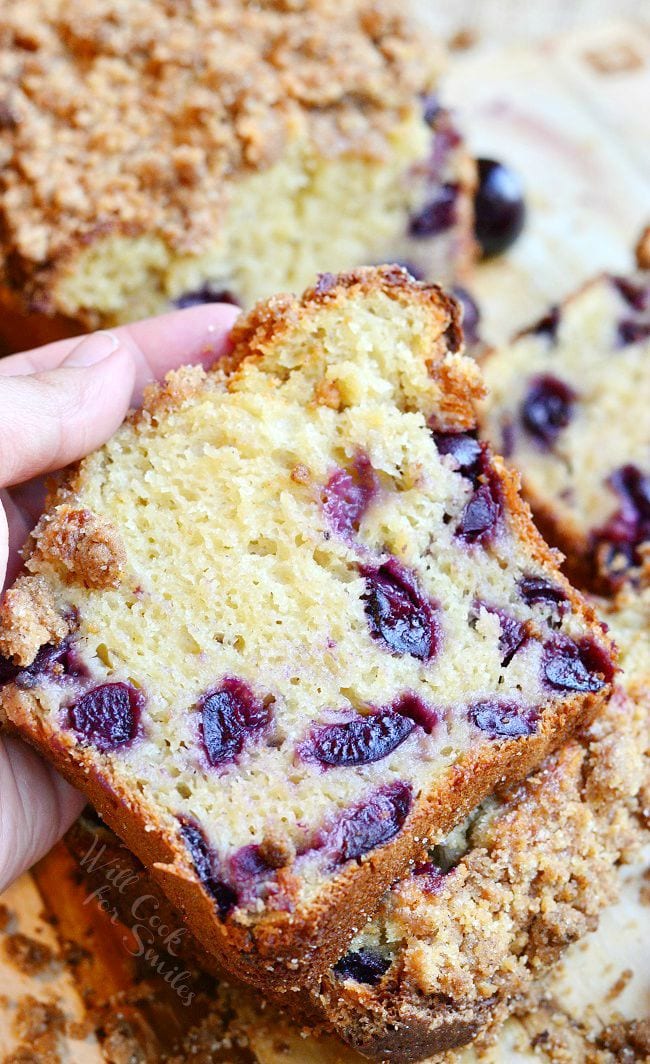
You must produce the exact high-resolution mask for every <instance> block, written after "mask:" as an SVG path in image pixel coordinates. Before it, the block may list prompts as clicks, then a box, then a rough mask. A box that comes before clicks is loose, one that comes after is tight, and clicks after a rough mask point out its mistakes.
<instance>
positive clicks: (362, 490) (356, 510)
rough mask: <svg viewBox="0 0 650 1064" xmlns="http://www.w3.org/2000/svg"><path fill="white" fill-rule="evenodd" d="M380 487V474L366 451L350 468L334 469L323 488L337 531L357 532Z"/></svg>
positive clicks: (345, 534)
mask: <svg viewBox="0 0 650 1064" xmlns="http://www.w3.org/2000/svg"><path fill="white" fill-rule="evenodd" d="M378 490H379V481H378V479H377V474H376V473H375V471H374V469H373V468H372V463H371V461H370V459H369V458H368V455H367V454H363V453H359V454H358V455H357V456H356V458H355V459H354V461H353V463H352V468H351V469H349V470H348V469H337V470H336V471H335V472H334V473H332V475H331V477H330V478H329V480H328V482H327V485H326V487H325V488H324V489H323V509H324V511H325V515H326V517H327V519H328V521H329V523H330V525H331V526H332V528H333V529H334V531H335V532H337V533H338V534H339V535H342V536H349V535H351V534H352V532H358V530H359V525H360V523H361V519H362V518H363V515H364V514H365V512H366V510H367V509H368V506H369V505H370V503H371V502H372V500H373V498H374V497H375V495H376V494H377V491H378Z"/></svg>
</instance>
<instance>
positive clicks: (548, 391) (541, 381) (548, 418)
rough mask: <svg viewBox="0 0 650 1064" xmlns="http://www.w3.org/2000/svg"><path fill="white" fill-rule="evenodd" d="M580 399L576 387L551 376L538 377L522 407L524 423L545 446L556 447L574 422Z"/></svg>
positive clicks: (530, 386) (531, 383)
mask: <svg viewBox="0 0 650 1064" xmlns="http://www.w3.org/2000/svg"><path fill="white" fill-rule="evenodd" d="M576 398H577V396H576V393H575V392H574V391H573V389H572V388H570V387H569V385H568V384H565V383H564V381H561V380H560V379H559V378H558V377H553V376H552V375H551V374H550V373H547V374H543V375H542V376H540V377H535V378H534V379H533V380H532V381H531V382H530V384H529V387H528V393H527V395H526V397H525V399H524V401H523V403H522V404H521V409H520V418H521V423H522V425H523V427H524V429H525V430H526V432H527V433H528V435H529V436H532V437H533V439H535V440H536V441H537V442H538V443H539V444H542V445H543V446H544V447H552V446H553V444H554V443H555V441H556V439H557V438H558V436H559V435H560V433H561V431H562V429H564V428H566V426H567V425H568V424H569V422H570V421H571V418H572V416H573V405H574V403H575V400H576Z"/></svg>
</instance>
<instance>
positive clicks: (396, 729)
mask: <svg viewBox="0 0 650 1064" xmlns="http://www.w3.org/2000/svg"><path fill="white" fill-rule="evenodd" d="M414 728H415V723H414V722H413V721H412V720H409V719H408V717H402V716H400V714H399V713H396V712H395V711H394V710H384V711H383V712H379V713H372V714H370V715H369V716H367V717H362V716H358V717H356V718H355V719H354V720H351V721H348V722H347V723H346V724H329V725H326V726H325V727H324V728H319V729H318V730H317V731H315V732H313V733H312V736H311V738H310V740H309V742H308V743H307V744H306V750H307V752H308V754H309V755H310V756H312V757H315V758H316V760H317V761H320V762H321V764H323V765H369V764H371V763H372V762H374V761H381V760H382V758H384V757H387V756H388V754H391V753H392V752H393V750H396V749H397V747H398V746H401V744H402V743H403V742H404V740H405V739H408V737H409V735H410V734H411V732H412V731H413V729H414Z"/></svg>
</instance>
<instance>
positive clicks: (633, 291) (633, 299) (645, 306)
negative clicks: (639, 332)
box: [612, 277, 650, 313]
mask: <svg viewBox="0 0 650 1064" xmlns="http://www.w3.org/2000/svg"><path fill="white" fill-rule="evenodd" d="M612 281H613V282H614V284H615V286H616V287H617V288H618V290H619V292H620V293H621V295H622V296H623V299H624V300H625V302H626V303H627V304H628V305H629V306H630V307H632V309H633V310H638V311H639V313H642V312H643V311H644V310H650V284H637V283H636V281H631V280H630V279H629V278H627V277H612Z"/></svg>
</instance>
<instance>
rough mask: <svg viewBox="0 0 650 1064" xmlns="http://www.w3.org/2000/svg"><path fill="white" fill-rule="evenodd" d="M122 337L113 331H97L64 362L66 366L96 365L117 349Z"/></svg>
mask: <svg viewBox="0 0 650 1064" xmlns="http://www.w3.org/2000/svg"><path fill="white" fill-rule="evenodd" d="M119 346H120V339H119V337H118V336H115V334H114V333H111V332H96V333H92V335H91V336H86V337H85V339H83V340H82V341H81V343H80V344H77V346H76V347H75V348H74V350H73V351H71V352H70V354H69V355H68V357H67V358H66V359H65V361H64V362H63V363H62V364H63V365H64V366H94V365H96V364H97V363H98V362H103V361H104V359H105V358H108V356H109V355H112V354H113V351H117V349H118V347H119Z"/></svg>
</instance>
